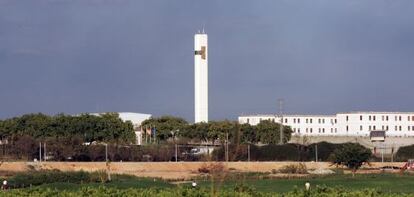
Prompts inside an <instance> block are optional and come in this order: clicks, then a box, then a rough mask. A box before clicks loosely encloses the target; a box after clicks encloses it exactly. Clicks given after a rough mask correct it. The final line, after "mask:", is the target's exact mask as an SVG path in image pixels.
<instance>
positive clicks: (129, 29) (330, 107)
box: [0, 0, 414, 122]
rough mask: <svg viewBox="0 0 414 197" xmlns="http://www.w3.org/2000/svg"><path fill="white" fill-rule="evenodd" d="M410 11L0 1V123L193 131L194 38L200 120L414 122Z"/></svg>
mask: <svg viewBox="0 0 414 197" xmlns="http://www.w3.org/2000/svg"><path fill="white" fill-rule="evenodd" d="M413 10H414V1H412V0H364V1H361V0H312V1H308V0H260V1H251V0H229V1H223V0H208V1H201V0H151V1H144V0H87V1H85V0H36V1H33V0H19V1H15V0H0V119H6V118H10V117H14V116H20V115H22V114H26V113H37V112H41V113H46V114H50V115H53V114H57V113H65V114H78V113H84V112H110V111H111V112H113V111H114V112H140V113H149V114H153V115H154V116H161V115H174V116H180V117H183V118H185V119H186V120H188V121H190V122H192V121H194V57H193V55H194V40H193V39H194V34H195V33H196V32H197V31H198V30H199V29H202V28H203V27H204V28H205V31H206V33H207V34H208V38H209V116H210V119H212V120H222V119H230V120H235V119H237V117H238V116H239V115H242V114H244V115H246V114H268V113H277V112H278V103H277V100H278V99H283V100H284V107H283V108H284V113H288V114H335V113H337V112H347V111H414V91H413V90H414V89H413V85H414V77H413V73H414V36H413V35H414V12H413Z"/></svg>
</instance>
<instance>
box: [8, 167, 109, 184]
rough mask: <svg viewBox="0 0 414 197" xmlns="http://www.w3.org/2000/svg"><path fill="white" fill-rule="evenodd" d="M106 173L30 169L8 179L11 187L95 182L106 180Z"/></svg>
mask: <svg viewBox="0 0 414 197" xmlns="http://www.w3.org/2000/svg"><path fill="white" fill-rule="evenodd" d="M106 181H107V174H106V172H104V171H96V172H84V171H77V172H61V171H58V170H44V171H31V172H30V173H27V172H24V173H19V174H16V175H15V176H13V177H12V178H11V179H9V185H10V186H11V187H12V188H21V187H29V186H36V185H42V184H48V183H56V182H64V183H76V184H80V183H95V182H106Z"/></svg>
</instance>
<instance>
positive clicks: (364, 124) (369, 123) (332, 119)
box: [239, 112, 414, 136]
mask: <svg viewBox="0 0 414 197" xmlns="http://www.w3.org/2000/svg"><path fill="white" fill-rule="evenodd" d="M263 120H270V121H275V122H278V123H280V117H278V116H277V115H246V116H245V115H243V116H240V117H239V123H240V124H244V123H248V124H250V125H257V124H259V123H260V121H263ZM283 124H284V125H287V126H290V127H291V128H292V130H293V132H294V133H293V135H308V136H369V133H370V131H376V130H384V131H386V135H387V136H414V112H349V113H338V114H336V115H283Z"/></svg>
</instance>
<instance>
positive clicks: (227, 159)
mask: <svg viewBox="0 0 414 197" xmlns="http://www.w3.org/2000/svg"><path fill="white" fill-rule="evenodd" d="M228 161H229V133H226V162H228Z"/></svg>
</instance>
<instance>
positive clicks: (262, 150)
mask: <svg viewBox="0 0 414 197" xmlns="http://www.w3.org/2000/svg"><path fill="white" fill-rule="evenodd" d="M346 144H347V143H344V144H332V143H328V142H319V143H315V144H310V145H307V146H305V145H301V144H284V145H264V146H256V145H250V160H251V161H315V160H316V154H315V152H316V147H317V151H318V160H319V161H329V157H330V155H331V154H332V153H333V152H334V151H335V150H336V149H339V148H342V147H343V146H344V145H346ZM213 159H214V160H219V161H224V160H225V148H224V147H221V148H220V149H217V150H216V151H214V152H213ZM229 160H231V161H246V160H248V147H247V145H230V146H229Z"/></svg>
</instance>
